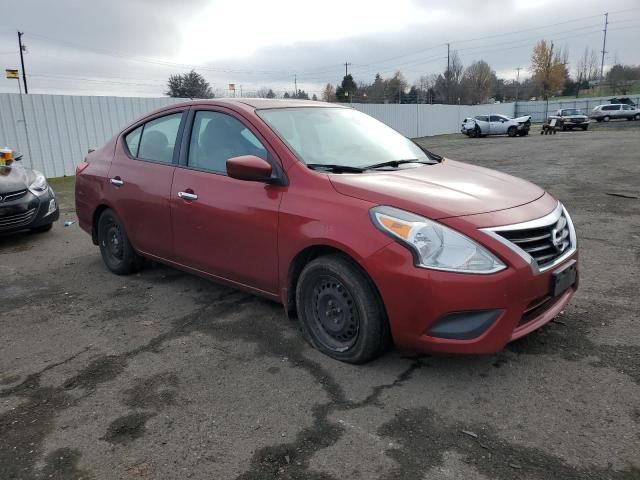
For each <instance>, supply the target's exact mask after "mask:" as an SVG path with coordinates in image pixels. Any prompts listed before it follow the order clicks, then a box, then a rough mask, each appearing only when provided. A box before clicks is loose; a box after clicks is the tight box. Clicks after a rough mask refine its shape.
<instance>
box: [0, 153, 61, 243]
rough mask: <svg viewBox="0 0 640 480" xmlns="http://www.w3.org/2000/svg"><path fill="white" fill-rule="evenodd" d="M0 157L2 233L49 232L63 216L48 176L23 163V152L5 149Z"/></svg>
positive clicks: (0, 223) (0, 225)
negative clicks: (16, 152) (21, 153)
mask: <svg viewBox="0 0 640 480" xmlns="http://www.w3.org/2000/svg"><path fill="white" fill-rule="evenodd" d="M1 155H2V159H1V160H0V233H7V232H16V231H19V230H32V231H34V232H46V231H48V230H50V229H51V226H52V225H53V222H55V221H56V220H58V217H59V215H60V213H59V211H58V205H57V203H56V198H55V194H54V193H53V190H52V189H51V187H50V186H49V185H48V184H47V179H46V178H45V176H44V175H43V174H42V173H40V172H38V171H36V170H31V169H29V168H26V167H24V166H23V165H22V163H21V160H22V155H20V154H14V153H13V152H11V150H8V149H3V150H2V153H1Z"/></svg>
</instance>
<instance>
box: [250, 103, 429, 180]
mask: <svg viewBox="0 0 640 480" xmlns="http://www.w3.org/2000/svg"><path fill="white" fill-rule="evenodd" d="M256 113H257V114H258V115H259V116H260V118H262V119H263V120H264V121H265V122H266V123H267V125H269V126H270V127H271V128H272V129H273V131H274V132H276V133H277V134H278V136H279V137H280V138H281V139H282V140H283V141H284V142H285V143H286V144H287V145H288V146H289V147H290V148H291V150H293V152H294V153H295V154H296V156H297V157H298V158H299V159H300V160H301V161H302V162H304V163H305V164H307V165H309V164H327V165H330V164H331V165H344V166H349V167H366V166H369V165H374V164H380V163H385V162H391V161H397V160H416V161H421V162H429V161H431V159H430V158H429V157H428V156H427V154H426V153H425V152H424V151H423V150H422V149H420V147H418V146H417V145H416V144H415V143H413V142H412V141H411V140H409V139H408V138H406V137H404V136H403V135H401V134H399V133H398V132H396V131H395V130H393V129H392V128H390V127H388V126H386V125H385V124H384V123H381V122H379V121H378V120H375V119H374V118H372V117H370V116H368V115H365V114H364V113H360V112H358V111H357V110H352V109H350V108H331V107H303V108H277V109H264V110H258V111H257V112H256Z"/></svg>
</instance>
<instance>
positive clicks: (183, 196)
mask: <svg viewBox="0 0 640 480" xmlns="http://www.w3.org/2000/svg"><path fill="white" fill-rule="evenodd" d="M178 197H180V198H181V199H183V200H190V201H193V200H197V199H198V195H196V194H195V193H189V192H178Z"/></svg>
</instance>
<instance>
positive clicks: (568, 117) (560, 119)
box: [549, 108, 589, 130]
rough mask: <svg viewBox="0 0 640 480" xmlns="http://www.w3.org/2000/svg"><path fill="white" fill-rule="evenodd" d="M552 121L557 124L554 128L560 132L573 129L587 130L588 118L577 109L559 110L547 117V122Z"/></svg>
mask: <svg viewBox="0 0 640 480" xmlns="http://www.w3.org/2000/svg"><path fill="white" fill-rule="evenodd" d="M553 119H555V120H556V122H557V124H556V126H557V127H559V128H562V130H573V129H574V128H581V129H582V130H586V129H587V128H589V117H587V116H586V115H585V114H584V113H582V111H581V110H578V109H577V108H561V109H559V110H557V111H556V113H555V114H553V115H550V116H549V121H551V120H553Z"/></svg>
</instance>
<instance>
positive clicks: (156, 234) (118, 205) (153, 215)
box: [106, 109, 186, 259]
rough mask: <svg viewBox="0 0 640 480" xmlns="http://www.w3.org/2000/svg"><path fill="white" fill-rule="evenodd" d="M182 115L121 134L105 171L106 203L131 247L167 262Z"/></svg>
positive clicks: (160, 118)
mask: <svg viewBox="0 0 640 480" xmlns="http://www.w3.org/2000/svg"><path fill="white" fill-rule="evenodd" d="M185 118H186V110H185V109H178V110H170V111H166V112H163V113H162V114H159V115H157V116H154V117H151V118H149V119H146V120H145V121H144V122H142V123H140V124H138V125H136V126H135V127H134V128H132V129H130V130H128V131H127V132H125V133H124V134H123V135H122V136H121V137H120V139H119V140H118V144H117V145H116V151H115V155H114V157H113V162H112V163H111V167H110V169H109V185H108V189H107V191H108V193H107V195H106V198H107V200H108V201H109V202H110V204H111V205H112V207H113V208H114V209H115V211H116V213H117V215H118V216H119V217H120V219H121V220H122V221H123V223H124V227H125V229H126V230H127V234H128V236H129V238H130V240H131V243H132V244H133V246H134V248H135V249H136V250H138V251H140V252H143V253H146V254H150V255H153V256H157V257H161V258H167V259H170V258H171V254H172V252H173V245H172V238H171V217H170V206H169V198H170V194H171V182H172V180H173V173H174V171H175V165H176V163H177V161H178V155H179V150H180V148H179V145H180V139H181V132H182V129H183V128H184V121H185Z"/></svg>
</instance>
